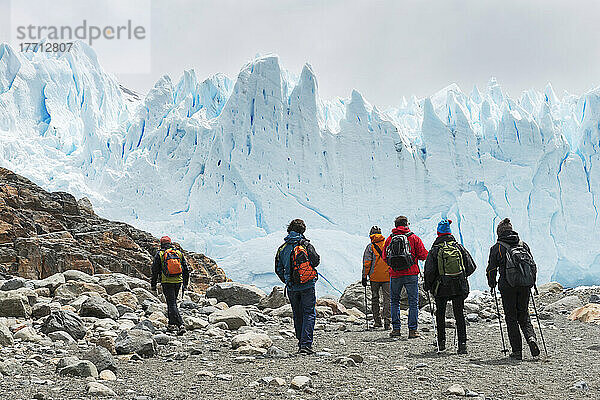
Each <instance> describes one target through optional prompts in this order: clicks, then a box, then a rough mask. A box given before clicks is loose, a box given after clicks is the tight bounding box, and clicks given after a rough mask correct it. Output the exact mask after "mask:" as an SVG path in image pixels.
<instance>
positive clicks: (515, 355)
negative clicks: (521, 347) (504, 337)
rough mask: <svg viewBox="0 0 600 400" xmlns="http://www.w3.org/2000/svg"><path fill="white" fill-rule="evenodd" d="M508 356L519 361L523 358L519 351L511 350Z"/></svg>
mask: <svg viewBox="0 0 600 400" xmlns="http://www.w3.org/2000/svg"><path fill="white" fill-rule="evenodd" d="M509 357H510V358H512V359H513V360H518V361H521V360H522V359H523V353H522V352H520V351H513V352H512V353H510V355H509Z"/></svg>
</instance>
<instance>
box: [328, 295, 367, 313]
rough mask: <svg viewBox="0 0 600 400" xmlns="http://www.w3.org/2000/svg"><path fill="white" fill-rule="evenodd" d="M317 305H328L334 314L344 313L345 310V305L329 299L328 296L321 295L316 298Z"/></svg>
mask: <svg viewBox="0 0 600 400" xmlns="http://www.w3.org/2000/svg"><path fill="white" fill-rule="evenodd" d="M363 297H364V291H363ZM317 306H325V307H329V308H330V309H331V311H332V312H333V313H334V314H335V315H340V314H346V311H347V309H346V307H345V306H344V305H343V304H342V303H340V302H339V301H337V300H335V299H330V298H328V297H321V298H320V299H317Z"/></svg>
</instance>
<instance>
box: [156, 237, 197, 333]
mask: <svg viewBox="0 0 600 400" xmlns="http://www.w3.org/2000/svg"><path fill="white" fill-rule="evenodd" d="M159 277H160V285H161V287H162V291H163V294H164V295H165V299H166V300H167V316H168V319H169V326H168V329H169V331H176V330H177V334H178V335H180V336H181V335H183V334H184V333H185V326H184V324H183V319H182V318H181V314H180V313H179V309H178V308H177V297H178V296H179V289H180V288H182V285H183V290H185V288H186V287H187V285H188V282H189V279H190V272H189V269H188V266H187V263H186V261H185V257H184V256H183V253H182V252H181V251H179V250H178V249H176V248H175V247H174V246H173V244H172V243H171V238H170V237H168V236H163V237H161V238H160V249H159V251H157V252H156V255H155V256H154V262H153V263H152V279H151V281H150V287H151V289H152V291H153V292H156V284H157V282H158V278H159Z"/></svg>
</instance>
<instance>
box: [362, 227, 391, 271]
mask: <svg viewBox="0 0 600 400" xmlns="http://www.w3.org/2000/svg"><path fill="white" fill-rule="evenodd" d="M384 243H385V237H383V235H381V234H379V233H376V234H374V235H371V243H370V244H369V245H368V246H367V248H366V249H365V253H364V254H363V277H365V276H367V275H369V279H370V280H371V281H372V282H389V281H390V273H389V267H388V265H387V264H386V263H385V261H383V258H381V255H380V252H379V251H378V250H377V248H379V250H381V252H383V245H384ZM375 246H377V248H376V247H375ZM382 254H383V253H382Z"/></svg>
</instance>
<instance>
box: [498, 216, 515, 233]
mask: <svg viewBox="0 0 600 400" xmlns="http://www.w3.org/2000/svg"><path fill="white" fill-rule="evenodd" d="M512 230H513V227H512V224H511V223H510V219H509V218H504V219H503V220H502V221H500V223H499V224H498V228H496V233H497V234H498V236H500V233H502V232H505V231H512Z"/></svg>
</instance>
